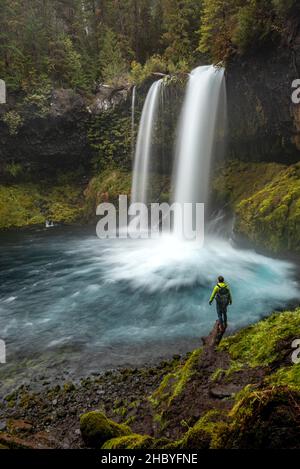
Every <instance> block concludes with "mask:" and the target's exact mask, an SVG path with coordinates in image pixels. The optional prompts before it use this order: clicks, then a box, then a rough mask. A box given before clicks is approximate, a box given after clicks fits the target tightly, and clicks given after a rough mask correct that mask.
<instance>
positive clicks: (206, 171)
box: [173, 65, 225, 237]
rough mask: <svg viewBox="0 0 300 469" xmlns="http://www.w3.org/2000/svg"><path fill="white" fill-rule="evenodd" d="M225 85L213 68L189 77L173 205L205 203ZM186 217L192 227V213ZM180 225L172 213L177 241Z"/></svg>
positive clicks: (205, 68)
mask: <svg viewBox="0 0 300 469" xmlns="http://www.w3.org/2000/svg"><path fill="white" fill-rule="evenodd" d="M224 82H225V80H224V69H223V68H216V67H214V66H212V65H210V66H202V67H198V68H196V69H195V70H193V71H192V73H191V74H190V78H189V82H188V86H187V91H186V96H185V101H184V105H183V110H182V115H181V119H180V124H179V130H178V139H177V146H176V171H175V177H174V196H173V198H174V202H177V203H178V204H180V205H182V206H183V204H184V203H193V204H196V203H204V204H206V203H207V200H208V190H209V178H210V169H211V161H212V156H213V150H214V143H215V140H216V128H217V122H218V120H219V119H220V113H219V112H218V111H219V104H220V102H221V101H222V99H223V98H224V96H222V93H225V86H224ZM224 102H225V100H224V99H223V103H224ZM223 115H225V114H224V113H223ZM224 127H225V126H224ZM185 215H186V216H185V218H184V222H183V223H184V225H187V226H193V220H191V219H189V218H190V217H193V212H192V211H191V212H190V213H189V214H187V213H186V214H185ZM183 223H182V219H181V217H180V216H178V214H176V213H175V216H174V233H175V234H176V235H177V236H179V237H181V236H182V233H183V228H184V227H183Z"/></svg>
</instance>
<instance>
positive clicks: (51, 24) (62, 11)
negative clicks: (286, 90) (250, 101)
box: [0, 0, 300, 100]
mask: <svg viewBox="0 0 300 469" xmlns="http://www.w3.org/2000/svg"><path fill="white" fill-rule="evenodd" d="M299 9H300V6H299V4H298V2H297V1H294V0H246V1H239V0H228V1H225V0H224V1H223V0H105V1H104V0H42V1H40V0H1V34H0V76H1V77H2V78H3V79H4V80H5V81H6V83H7V86H8V89H9V90H11V91H17V92H23V93H25V94H26V95H29V96H31V99H32V100H34V99H36V100H39V99H40V100H41V99H42V98H41V96H40V94H41V91H43V93H44V94H45V93H47V90H49V86H51V85H55V86H62V87H71V88H74V89H78V90H81V91H83V92H86V93H88V92H92V91H93V90H94V89H95V86H96V85H97V83H99V82H106V83H114V84H116V83H120V82H121V83H122V82H124V81H125V82H127V81H128V80H132V81H134V82H138V81H142V80H143V79H144V78H145V77H147V75H149V74H150V73H151V72H152V71H162V72H165V71H169V72H175V71H182V70H183V71H188V70H190V68H191V66H193V65H194V64H195V63H196V62H198V63H201V62H203V63H205V62H206V61H207V60H209V61H212V62H213V63H218V62H220V61H221V62H223V61H224V62H225V61H228V60H229V59H230V58H231V57H232V56H235V55H242V54H247V53H254V52H255V50H256V49H258V48H260V47H262V46H266V45H268V44H270V43H273V44H274V43H278V42H280V41H282V42H286V43H288V42H289V41H290V40H291V37H290V35H291V25H290V24H289V21H288V19H289V18H290V17H291V15H292V17H294V15H297V12H299Z"/></svg>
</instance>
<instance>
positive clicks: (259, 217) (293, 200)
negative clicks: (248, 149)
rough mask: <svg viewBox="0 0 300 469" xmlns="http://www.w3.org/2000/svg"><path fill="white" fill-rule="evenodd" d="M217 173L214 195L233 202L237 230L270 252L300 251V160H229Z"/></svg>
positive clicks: (225, 201)
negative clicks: (271, 161)
mask: <svg viewBox="0 0 300 469" xmlns="http://www.w3.org/2000/svg"><path fill="white" fill-rule="evenodd" d="M216 173H217V176H216V177H215V178H214V179H213V183H212V191H213V197H214V199H215V202H216V203H217V205H219V206H220V205H223V206H224V205H226V204H228V203H229V204H230V205H231V207H232V209H233V211H234V213H235V227H234V230H235V232H236V234H238V235H240V236H242V237H243V238H246V239H248V240H250V241H251V242H252V243H253V244H254V245H256V246H258V247H261V248H265V249H267V250H268V251H270V252H274V253H278V252H287V251H292V252H300V235H299V233H300V230H299V227H300V163H297V164H294V165H291V166H284V165H282V164H277V163H245V162H238V161H229V162H227V163H226V165H224V167H223V168H220V169H219V170H218V171H216Z"/></svg>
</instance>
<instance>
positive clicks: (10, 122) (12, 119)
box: [2, 110, 23, 135]
mask: <svg viewBox="0 0 300 469" xmlns="http://www.w3.org/2000/svg"><path fill="white" fill-rule="evenodd" d="M2 120H3V122H5V124H6V125H7V126H8V128H9V133H10V135H16V134H17V133H18V132H19V129H20V127H22V125H23V118H22V116H21V115H20V114H19V113H18V112H17V111H14V110H12V111H7V112H6V113H5V114H4V116H3V117H2Z"/></svg>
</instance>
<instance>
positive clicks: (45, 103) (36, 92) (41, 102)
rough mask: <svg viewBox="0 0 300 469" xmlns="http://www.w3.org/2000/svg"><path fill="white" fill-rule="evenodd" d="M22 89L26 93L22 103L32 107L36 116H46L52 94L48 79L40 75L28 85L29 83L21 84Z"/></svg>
mask: <svg viewBox="0 0 300 469" xmlns="http://www.w3.org/2000/svg"><path fill="white" fill-rule="evenodd" d="M23 89H24V90H26V91H27V95H26V97H25V99H24V103H25V104H30V105H33V106H34V107H35V109H36V112H37V114H38V115H40V116H41V117H44V116H46V115H47V114H48V112H49V110H50V98H51V92H52V84H51V81H50V80H49V78H48V77H47V76H46V75H42V76H40V77H38V79H36V80H34V79H32V80H30V85H29V83H28V84H25V83H23Z"/></svg>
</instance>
